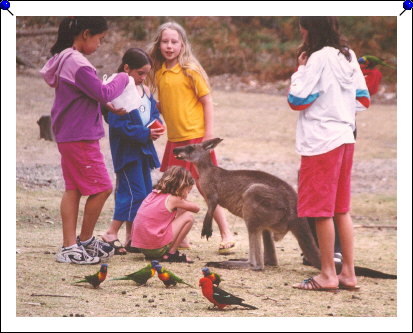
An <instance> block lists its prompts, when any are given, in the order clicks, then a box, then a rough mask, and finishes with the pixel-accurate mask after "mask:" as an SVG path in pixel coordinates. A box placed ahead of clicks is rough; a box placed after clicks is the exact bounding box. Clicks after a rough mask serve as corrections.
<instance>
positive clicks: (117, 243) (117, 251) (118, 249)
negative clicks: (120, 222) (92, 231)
mask: <svg viewBox="0 0 413 333" xmlns="http://www.w3.org/2000/svg"><path fill="white" fill-rule="evenodd" d="M102 240H103V241H104V242H105V243H108V244H109V245H110V246H112V247H113V248H114V249H115V255H119V256H123V255H125V254H128V252H127V251H126V249H125V247H124V246H123V245H122V243H121V242H120V241H119V239H115V240H113V241H110V242H108V241H105V240H104V239H103V238H102ZM122 250H123V251H122Z"/></svg>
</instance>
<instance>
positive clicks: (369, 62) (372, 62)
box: [358, 55, 395, 69]
mask: <svg viewBox="0 0 413 333" xmlns="http://www.w3.org/2000/svg"><path fill="white" fill-rule="evenodd" d="M358 62H359V64H364V65H366V67H367V68H374V67H376V66H377V65H383V66H387V67H390V68H393V69H395V67H393V66H390V65H388V64H386V63H385V62H384V61H383V60H382V59H380V58H379V57H375V56H372V55H365V56H362V57H360V58H359V59H358Z"/></svg>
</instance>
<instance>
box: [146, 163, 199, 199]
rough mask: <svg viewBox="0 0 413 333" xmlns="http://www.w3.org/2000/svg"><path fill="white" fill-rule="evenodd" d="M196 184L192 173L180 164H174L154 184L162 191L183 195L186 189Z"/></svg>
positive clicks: (156, 188)
mask: <svg viewBox="0 0 413 333" xmlns="http://www.w3.org/2000/svg"><path fill="white" fill-rule="evenodd" d="M194 184H195V181H194V178H192V175H191V173H190V172H189V171H188V170H187V169H185V168H183V167H180V166H176V165H175V166H172V167H170V168H169V169H168V170H166V171H165V172H164V174H163V175H162V177H161V179H159V181H158V183H157V184H156V185H155V186H154V188H155V190H158V191H159V192H160V193H168V194H172V195H175V196H177V197H181V198H182V197H183V194H184V191H185V189H187V188H188V187H189V186H193V185H194Z"/></svg>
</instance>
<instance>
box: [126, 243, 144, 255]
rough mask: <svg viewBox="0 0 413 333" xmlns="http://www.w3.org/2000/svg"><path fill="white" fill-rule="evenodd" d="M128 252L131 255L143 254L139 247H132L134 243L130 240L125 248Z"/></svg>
mask: <svg viewBox="0 0 413 333" xmlns="http://www.w3.org/2000/svg"><path fill="white" fill-rule="evenodd" d="M125 249H126V251H128V252H130V253H142V251H141V249H138V248H137V247H133V246H132V241H131V240H130V241H129V242H128V243H127V244H126V246H125Z"/></svg>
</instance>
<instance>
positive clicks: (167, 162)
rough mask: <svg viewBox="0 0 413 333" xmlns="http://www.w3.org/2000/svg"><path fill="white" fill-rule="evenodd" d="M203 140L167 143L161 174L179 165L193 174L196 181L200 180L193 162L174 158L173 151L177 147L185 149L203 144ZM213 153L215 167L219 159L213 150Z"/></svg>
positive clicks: (212, 159)
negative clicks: (192, 145)
mask: <svg viewBox="0 0 413 333" xmlns="http://www.w3.org/2000/svg"><path fill="white" fill-rule="evenodd" d="M202 139H203V138H197V139H192V140H187V141H179V142H171V141H168V142H167V143H166V147H165V152H164V154H163V159H162V165H161V168H160V171H161V172H165V171H166V170H167V169H168V168H169V167H170V166H172V165H178V166H181V167H183V168H185V169H187V170H189V171H190V172H191V175H192V177H194V179H199V174H198V170H197V169H196V167H195V165H194V164H193V163H191V162H188V161H184V160H177V159H176V158H175V156H174V153H173V150H174V148H177V147H183V146H186V145H190V144H195V143H201V142H202ZM210 153H211V161H212V163H213V164H214V165H218V163H217V158H216V156H215V152H214V151H213V150H211V151H210Z"/></svg>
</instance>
